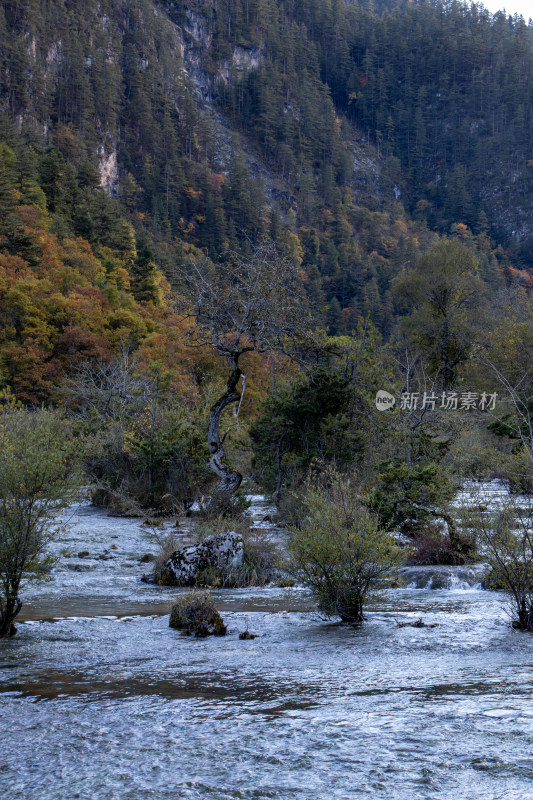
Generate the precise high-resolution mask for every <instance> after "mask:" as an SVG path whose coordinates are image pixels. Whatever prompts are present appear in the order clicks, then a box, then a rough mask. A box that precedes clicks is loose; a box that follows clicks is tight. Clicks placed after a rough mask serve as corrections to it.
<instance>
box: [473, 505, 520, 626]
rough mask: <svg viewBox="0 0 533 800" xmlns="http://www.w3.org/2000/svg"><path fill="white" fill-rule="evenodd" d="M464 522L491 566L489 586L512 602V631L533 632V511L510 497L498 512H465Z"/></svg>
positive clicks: (488, 574) (488, 573)
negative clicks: (504, 594) (515, 629)
mask: <svg viewBox="0 0 533 800" xmlns="http://www.w3.org/2000/svg"><path fill="white" fill-rule="evenodd" d="M464 522H465V525H467V526H468V527H469V529H470V530H472V531H473V532H474V533H475V535H476V538H477V542H478V547H479V551H480V553H481V555H482V557H483V560H484V561H485V562H486V563H487V565H488V568H487V576H486V584H487V586H488V587H489V588H491V589H498V590H500V591H503V592H505V593H506V595H507V597H508V599H509V604H510V613H511V616H512V617H513V623H512V624H513V628H517V629H519V630H525V631H533V509H531V508H524V507H523V506H521V505H520V504H519V502H518V501H516V500H515V499H514V498H512V497H511V496H509V498H508V500H507V503H506V506H505V508H503V509H502V510H500V511H498V512H497V513H495V514H491V513H490V512H487V511H482V510H479V511H474V512H465V515H464Z"/></svg>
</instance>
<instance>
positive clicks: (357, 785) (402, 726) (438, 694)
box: [0, 508, 533, 800]
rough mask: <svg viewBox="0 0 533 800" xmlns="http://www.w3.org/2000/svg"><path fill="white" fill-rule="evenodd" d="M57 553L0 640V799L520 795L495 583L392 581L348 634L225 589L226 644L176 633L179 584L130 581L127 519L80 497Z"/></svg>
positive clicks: (517, 638)
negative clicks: (50, 575)
mask: <svg viewBox="0 0 533 800" xmlns="http://www.w3.org/2000/svg"><path fill="white" fill-rule="evenodd" d="M111 537H117V538H111ZM112 544H115V545H116V547H115V548H114V549H110V545H112ZM61 547H62V548H64V552H63V554H62V556H61V561H60V563H59V565H58V567H57V569H56V571H55V573H54V579H53V580H52V581H51V582H50V583H48V584H44V585H42V586H39V587H35V588H33V589H32V590H31V591H29V592H28V593H27V598H28V599H27V604H26V606H25V608H24V616H23V617H22V619H23V621H22V622H21V624H20V625H19V634H18V635H17V636H16V637H14V638H13V639H11V640H9V641H3V642H2V643H0V692H1V694H0V731H1V738H0V796H1V797H2V798H4V800H15V798H17V800H18V798H21V800H22V798H24V800H34V799H35V800H71V798H82V799H83V800H108V799H109V800H115V799H116V800H126V798H128V800H130V799H131V800H145V798H161V800H167V798H168V800H173V799H174V798H193V799H196V798H198V800H201V799H203V798H211V799H212V800H226V799H228V800H229V798H257V799H258V800H262V799H263V798H265V799H266V798H282V799H283V800H284V799H285V798H287V800H292V799H294V800H304V799H305V800H345V799H347V798H363V797H369V798H376V797H383V798H387V800H415V799H417V798H444V799H445V800H448V799H449V800H463V799H464V800H481V799H485V798H491V800H492V799H493V800H496V798H506V799H507V800H528V799H532V800H533V702H532V698H533V637H531V636H529V635H527V634H521V633H518V632H515V631H513V630H512V629H511V628H510V626H509V621H508V618H507V616H506V614H505V611H504V610H503V608H502V598H501V596H499V595H498V594H495V593H489V592H485V591H483V590H481V589H479V588H474V587H471V586H469V585H468V581H462V580H461V579H460V578H458V576H457V575H454V576H453V577H454V580H452V581H451V582H449V585H451V586H452V587H453V588H451V589H437V590H431V589H428V588H423V589H414V588H403V589H394V590H391V591H389V592H388V593H387V594H386V595H385V596H384V597H383V598H382V599H381V600H380V601H379V602H377V603H376V604H374V605H373V606H372V607H371V608H370V609H369V613H368V620H367V622H366V624H365V625H364V626H363V627H362V628H361V629H359V630H354V629H350V628H345V627H343V626H338V625H335V624H332V623H327V622H324V621H323V620H321V619H320V618H319V617H318V616H317V615H316V614H315V613H314V612H313V610H312V605H311V604H310V602H309V599H308V597H307V595H306V594H305V592H303V591H295V590H292V591H291V592H289V593H287V591H286V590H282V589H251V590H237V591H234V590H227V591H223V592H218V593H214V596H215V598H216V600H217V603H218V605H219V607H220V609H221V610H223V616H224V619H225V621H226V623H227V624H228V627H229V633H228V636H226V637H225V638H213V637H211V638H209V639H191V638H188V637H182V636H180V635H179V632H177V631H174V630H172V629H170V628H169V626H168V609H169V606H170V603H171V601H172V599H173V598H175V596H176V595H177V594H178V593H179V590H176V589H163V588H159V587H155V586H150V585H147V584H143V583H141V582H140V581H139V576H140V575H141V574H142V571H143V567H141V566H139V563H138V562H139V557H140V556H141V555H142V554H143V553H145V552H147V551H149V550H150V546H149V545H148V544H147V541H146V534H145V532H144V531H143V528H142V526H140V525H139V524H138V523H137V522H135V521H133V520H117V519H109V518H106V517H105V516H102V515H100V514H98V513H96V512H94V511H91V510H90V509H88V508H81V509H80V510H79V511H78V513H76V514H75V515H74V516H73V517H72V518H71V519H70V525H69V534H68V536H67V540H63V542H62V544H61ZM84 549H86V550H88V551H89V556H88V557H83V558H78V556H77V553H78V552H81V551H82V550H84ZM104 550H109V552H108V553H107V554H106V553H104ZM100 555H106V556H108V557H107V558H105V559H101V558H99V556H100ZM109 556H113V557H109ZM147 566H148V568H149V566H150V565H147ZM144 568H145V569H146V567H144ZM80 570H83V571H80ZM470 582H472V581H470ZM441 583H442V582H441ZM405 584H406V586H413V585H419V584H420V581H419V580H418V579H417V580H415V581H410V580H409V575H407V576H406V579H405ZM422 585H424V586H426V585H427V586H429V585H434V584H433V583H432V582H431V581H428V582H427V584H426V582H425V581H422ZM435 585H439V582H437V583H436V584H435ZM420 616H422V617H423V618H424V621H426V622H436V623H438V626H437V627H435V628H429V629H428V628H421V629H417V628H411V627H403V628H399V627H398V626H397V625H396V621H407V620H415V619H417V618H418V617H420ZM247 627H248V629H249V630H250V631H251V632H253V633H256V634H258V638H256V639H255V640H253V641H241V640H239V638H238V633H239V631H242V630H244V629H245V628H247Z"/></svg>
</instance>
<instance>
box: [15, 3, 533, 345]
mask: <svg viewBox="0 0 533 800" xmlns="http://www.w3.org/2000/svg"><path fill="white" fill-rule="evenodd" d="M376 9H377V10H376ZM532 35H533V32H532V29H531V28H530V27H528V26H526V25H525V24H524V23H523V21H522V20H520V19H515V20H511V19H507V18H506V17H505V16H504V15H501V14H499V15H496V16H495V17H492V16H491V15H490V14H488V13H487V12H485V11H484V10H483V9H481V8H477V7H472V8H470V7H468V6H466V5H464V4H462V3H455V2H454V3H451V4H446V5H443V4H440V3H429V2H420V3H395V2H392V3H382V4H379V5H378V6H375V7H372V4H371V3H370V2H366V1H365V2H345V0H299V2H296V1H295V0H208V2H204V3H200V2H177V1H175V0H172V2H170V1H169V0H133V2H130V0H128V2H126V0H99V1H98V2H97V1H96V0H85V1H84V2H81V0H62V1H61V2H52V1H51V0H18V1H16V0H7V2H5V3H4V4H3V8H2V10H1V11H0V84H1V114H0V138H1V140H2V141H3V142H4V143H5V147H4V149H3V150H2V153H3V155H2V164H1V165H0V166H1V169H2V170H3V173H2V174H3V175H4V178H5V181H4V182H5V187H7V188H5V187H4V194H3V198H4V200H3V201H2V202H4V204H5V213H6V214H8V213H9V214H11V215H13V214H14V215H15V216H11V221H12V224H11V227H10V228H9V230H7V229H6V230H5V231H4V234H3V235H4V236H5V237H7V238H5V239H4V241H3V246H4V249H5V250H6V252H7V253H8V254H9V255H10V257H21V258H23V260H26V261H27V255H28V249H27V247H26V251H24V247H22V249H21V245H20V242H19V240H18V238H17V234H16V231H17V230H18V231H21V230H23V229H24V230H25V235H26V236H27V237H28V236H29V237H30V239H31V236H33V237H34V238H35V232H34V233H33V234H32V233H31V230H30V228H31V226H32V225H33V230H34V231H35V229H36V226H37V227H39V226H41V227H43V226H44V227H43V230H44V229H46V231H48V232H49V233H50V234H53V235H54V236H56V237H57V241H58V243H59V244H60V243H61V242H62V241H63V240H64V239H65V238H67V239H69V240H73V241H74V240H75V241H78V242H80V245H79V246H80V247H82V248H83V247H89V248H92V250H91V252H92V254H93V255H94V256H95V257H96V258H98V259H99V260H100V262H101V264H103V265H104V269H107V274H108V277H109V275H111V276H112V280H113V281H114V284H115V285H116V286H118V288H119V290H120V291H122V292H126V293H128V292H129V293H130V294H131V293H132V292H133V295H134V301H135V302H136V303H140V304H141V305H142V304H143V303H144V304H146V303H152V304H154V307H157V304H158V303H159V302H160V301H161V293H162V291H163V290H162V289H161V286H162V285H163V284H162V283H161V278H160V272H161V271H162V272H164V273H165V274H166V275H167V278H168V279H169V280H170V281H171V283H174V284H179V281H180V268H179V267H180V263H182V262H183V259H184V258H189V256H190V254H191V253H194V252H197V250H198V249H201V250H202V251H203V252H204V253H207V254H208V255H209V257H211V258H213V259H215V260H216V259H223V258H224V257H225V255H224V254H225V253H226V252H227V250H228V248H229V249H233V250H241V251H246V250H247V249H249V248H250V245H251V243H253V242H254V241H256V240H257V239H258V238H260V237H264V236H267V237H270V238H272V239H273V240H274V241H275V242H276V244H277V245H278V247H279V248H280V249H281V250H283V251H284V252H286V253H287V254H289V255H291V256H292V257H294V258H296V259H298V260H299V261H300V263H301V266H302V280H304V281H305V283H306V286H307V288H308V293H309V296H310V298H311V300H312V302H313V306H314V308H315V310H316V315H317V321H318V322H319V323H320V324H321V325H323V327H325V328H326V329H327V330H328V332H330V333H342V332H348V331H350V330H352V329H353V328H354V326H355V325H356V322H357V318H358V317H359V316H360V315H365V314H369V315H370V316H371V317H372V318H373V320H374V321H375V323H376V324H377V325H378V327H379V328H380V329H381V330H382V331H384V332H385V333H387V332H389V331H390V330H391V329H392V326H393V318H394V314H393V304H392V299H391V295H390V291H389V286H390V281H391V279H392V278H393V277H394V276H395V275H396V274H398V272H399V271H401V270H402V269H403V268H405V267H409V265H411V264H412V263H413V261H414V259H415V257H416V255H417V254H418V253H419V252H421V251H423V250H424V249H426V248H427V247H428V246H429V245H430V244H431V243H432V242H434V241H435V239H436V238H437V237H438V236H439V235H442V234H446V235H452V236H461V237H462V238H463V239H464V240H465V241H466V242H467V243H468V244H469V246H471V247H472V248H475V249H476V252H477V257H478V260H479V262H480V268H481V274H482V276H483V278H484V280H485V281H486V282H487V283H488V285H489V286H491V287H496V286H498V285H500V282H501V281H502V280H503V279H504V278H505V279H507V280H511V279H512V278H513V276H514V277H516V276H518V277H519V278H520V280H522V281H523V282H526V283H527V282H528V281H529V277H528V275H527V272H524V271H522V272H520V273H519V272H517V270H516V268H521V269H522V270H523V269H526V270H527V269H528V268H529V267H531V266H533V211H532V208H531V203H530V202H529V200H530V195H531V189H532V184H531V181H532V180H533V172H532V165H533V152H532V148H533V144H532V114H533V111H532V109H533V103H532V91H533V55H532V54H533V47H532ZM24 186H26V189H24ZM28 186H33V187H34V188H35V191H37V193H39V192H40V194H39V197H38V198H37V199H36V195H35V192H34V194H33V195H32V193H31V192H29V191H28ZM28 206H29V207H33V208H35V207H36V206H37V207H38V208H40V211H39V215H40V216H39V220H40V222H39V223H37V222H36V220H35V213H36V212H35V211H34V212H32V213H33V214H34V217H31V220H30V222H31V224H30V223H28V219H29V217H28V212H20V211H16V208H17V207H19V208H20V207H28ZM21 213H22V216H21ZM24 213H26V217H25V216H24ZM17 215H18V216H17ZM43 215H44V216H43ZM6 219H7V217H6ZM17 220H18V221H17ZM21 220H22V222H21ZM43 220H44V221H43ZM109 220H113V223H110V222H109ZM21 226H22V227H21ZM24 226H25V227H24ZM8 227H9V226H8ZM83 243H85V244H83ZM59 244H58V246H59ZM106 258H107V259H108V260H107V262H106ZM113 259H114V260H113ZM30 261H31V259H30ZM40 264H41V262H40V261H39V259H38V257H37V256H35V267H34V269H36V270H37V271H38V270H39V269H40ZM106 264H107V266H105V265H106ZM120 269H122V270H125V273H127V274H122V273H121V275H122V277H121V278H117V275H118V274H119V273H118V272H117V270H120ZM513 270H514V271H513ZM96 274H99V275H100V278H98V280H99V281H100V284H102V281H103V279H102V277H101V275H102V272H101V270H100V272H99V271H98V270H96V272H95V275H96ZM113 276H114V277H113ZM95 280H96V278H95ZM117 281H118V283H117ZM121 281H122V283H121ZM97 283H98V281H97ZM104 283H105V281H104ZM95 285H96V284H95ZM100 288H102V287H100ZM163 293H164V292H163ZM113 302H115V303H116V304H117V303H118V305H120V303H121V301H120V300H119V299H116V298H115V300H114V301H113ZM128 302H130V301H128ZM57 325H58V326H59V328H58V330H59V332H60V333H61V335H62V331H63V329H62V328H61V325H60V323H59V322H58V323H57ZM104 338H105V337H104ZM99 346H100V345H99ZM72 348H73V349H74V351H75V349H76V348H75V347H74V345H72V346H71V350H72Z"/></svg>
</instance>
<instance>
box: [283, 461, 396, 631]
mask: <svg viewBox="0 0 533 800" xmlns="http://www.w3.org/2000/svg"><path fill="white" fill-rule="evenodd" d="M304 504H305V507H306V509H307V514H306V516H305V518H304V519H302V520H301V522H300V525H299V527H297V528H292V529H289V530H290V532H291V538H290V540H289V545H288V546H289V553H290V561H289V565H288V571H289V573H290V574H292V575H293V577H295V578H296V580H298V581H299V582H301V583H303V584H304V585H305V586H307V587H308V588H309V589H310V590H311V592H312V594H313V596H314V598H315V600H316V602H317V604H318V608H319V610H320V611H322V612H323V613H324V614H325V615H326V616H339V617H340V618H341V620H342V621H343V622H348V623H350V624H356V625H357V624H359V623H361V622H362V621H363V619H364V615H363V607H364V604H365V603H366V601H367V600H368V597H369V595H370V594H371V593H372V592H373V591H375V590H377V589H379V588H380V587H382V586H383V585H384V582H385V579H386V578H388V577H389V576H390V574H391V571H393V570H394V568H395V567H396V566H398V565H399V563H400V561H401V557H402V554H401V550H400V548H399V547H398V546H397V545H396V544H395V542H394V539H393V538H392V537H391V536H390V535H389V534H388V533H386V532H385V531H383V530H381V529H380V528H379V527H378V524H377V521H376V518H375V517H374V516H373V515H372V514H371V513H370V512H369V511H368V510H367V509H366V508H364V507H363V506H362V505H361V502H360V498H359V496H358V493H357V492H356V491H355V490H354V488H353V487H352V486H351V485H350V482H349V480H347V479H344V478H341V477H339V476H338V475H336V474H335V473H333V472H329V473H328V474H327V476H326V479H325V480H324V481H323V482H322V485H319V486H312V485H308V487H307V491H306V494H305V497H304Z"/></svg>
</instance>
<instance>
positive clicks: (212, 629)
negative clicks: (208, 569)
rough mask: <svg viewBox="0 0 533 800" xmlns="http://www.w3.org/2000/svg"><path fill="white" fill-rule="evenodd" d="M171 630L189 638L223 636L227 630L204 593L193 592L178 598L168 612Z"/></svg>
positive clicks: (211, 601) (207, 595) (210, 600)
mask: <svg viewBox="0 0 533 800" xmlns="http://www.w3.org/2000/svg"><path fill="white" fill-rule="evenodd" d="M168 624H169V625H170V627H171V628H177V629H178V630H181V631H182V632H183V633H184V634H186V635H188V636H191V635H194V636H202V637H204V636H210V635H213V636H225V635H226V632H227V628H226V626H225V625H224V620H223V619H222V617H221V616H220V614H219V613H218V611H217V609H216V607H215V604H214V602H213V600H212V599H211V597H210V596H209V594H207V593H206V592H198V591H193V592H189V593H188V594H186V595H184V596H183V597H180V599H179V600H178V602H177V603H176V605H175V606H173V607H172V611H171V612H170V620H169V623H168Z"/></svg>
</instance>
